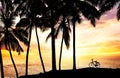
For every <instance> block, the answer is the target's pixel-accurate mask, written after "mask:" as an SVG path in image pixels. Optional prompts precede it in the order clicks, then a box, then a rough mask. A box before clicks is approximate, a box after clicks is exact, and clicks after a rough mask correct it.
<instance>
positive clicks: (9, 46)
mask: <svg viewBox="0 0 120 78" xmlns="http://www.w3.org/2000/svg"><path fill="white" fill-rule="evenodd" d="M8 49H9V53H10V58H11V60H12V63H13V66H14V69H15V72H16V78H18V71H17V67H16V65H15V62H14V59H13V57H12V52H11V49H10V43H9V44H8Z"/></svg>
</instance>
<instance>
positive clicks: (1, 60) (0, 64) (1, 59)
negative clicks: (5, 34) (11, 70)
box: [0, 42, 4, 78]
mask: <svg viewBox="0 0 120 78" xmlns="http://www.w3.org/2000/svg"><path fill="white" fill-rule="evenodd" d="M0 66H1V67H0V68H1V78H4V70H3V58H2V52H1V42H0Z"/></svg>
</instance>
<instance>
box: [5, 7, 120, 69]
mask: <svg viewBox="0 0 120 78" xmlns="http://www.w3.org/2000/svg"><path fill="white" fill-rule="evenodd" d="M115 13H116V9H113V10H111V11H109V12H108V13H106V14H105V15H103V16H102V17H101V19H100V20H99V21H97V24H96V27H95V28H94V27H93V26H92V25H91V24H90V22H89V21H87V20H86V19H85V20H84V21H83V22H82V23H81V24H76V25H77V26H76V59H77V68H81V67H88V63H89V62H90V59H91V58H94V59H96V60H98V61H99V62H100V63H101V65H102V67H113V68H117V67H120V62H119V60H120V22H119V21H118V20H117V19H116V16H115ZM38 31H39V30H38ZM49 32H50V30H48V31H46V32H44V33H42V32H40V33H39V38H40V43H41V51H42V56H43V59H44V63H45V66H46V68H47V69H51V40H50V39H49V40H48V42H45V38H46V36H47V35H48V33H49ZM35 38H36V36H35V32H34V30H33V34H32V41H31V42H32V43H31V48H30V50H31V52H30V57H29V59H30V60H29V63H30V64H38V63H39V62H40V61H39V56H38V50H37V42H36V39H35ZM60 42H61V35H59V37H58V39H56V53H57V54H56V58H57V66H58V58H59V51H60ZM25 51H26V50H25ZM25 53H26V52H24V53H22V54H21V55H20V56H18V55H17V53H15V52H14V53H13V55H14V58H15V62H16V64H25ZM3 56H4V65H6V64H11V62H10V60H9V59H8V58H9V57H8V54H6V52H4V53H3ZM62 68H64V69H71V68H72V32H71V39H70V48H69V50H67V49H66V47H65V45H64V47H63V57H62Z"/></svg>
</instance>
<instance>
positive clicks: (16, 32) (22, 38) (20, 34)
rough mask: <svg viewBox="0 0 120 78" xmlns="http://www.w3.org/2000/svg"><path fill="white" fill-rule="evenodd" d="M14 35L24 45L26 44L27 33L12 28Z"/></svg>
mask: <svg viewBox="0 0 120 78" xmlns="http://www.w3.org/2000/svg"><path fill="white" fill-rule="evenodd" d="M13 33H14V35H15V36H16V37H17V38H18V39H19V40H20V41H21V42H23V43H24V44H25V45H28V39H27V38H28V33H27V32H26V31H25V30H22V29H20V30H13Z"/></svg>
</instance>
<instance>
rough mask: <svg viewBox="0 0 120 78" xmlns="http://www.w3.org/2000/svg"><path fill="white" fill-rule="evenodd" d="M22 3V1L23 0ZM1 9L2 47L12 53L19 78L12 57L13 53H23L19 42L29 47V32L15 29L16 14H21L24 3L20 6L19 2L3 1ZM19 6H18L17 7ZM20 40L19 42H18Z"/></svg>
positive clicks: (0, 41)
mask: <svg viewBox="0 0 120 78" xmlns="http://www.w3.org/2000/svg"><path fill="white" fill-rule="evenodd" d="M21 1H22V0H21ZM0 2H1V9H0V17H1V18H0V21H1V22H2V23H3V24H1V31H2V33H0V35H2V37H1V40H0V43H1V44H0V46H3V45H4V46H5V48H6V50H8V51H9V53H10V58H11V60H12V63H13V66H14V69H15V72H16V77H17V78H18V71H17V68H16V65H15V62H14V59H13V57H12V52H11V50H13V51H16V52H18V54H20V52H23V49H22V47H21V46H20V43H19V41H21V42H23V43H24V44H25V45H27V43H28V41H27V36H28V34H27V32H26V31H25V30H24V29H20V28H17V27H14V25H15V21H14V19H15V17H16V14H17V13H19V10H20V7H22V4H23V2H21V3H20V4H18V2H16V0H15V1H12V0H9V1H8V0H1V1H0ZM17 4H18V5H17ZM18 40H19V41H18Z"/></svg>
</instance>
